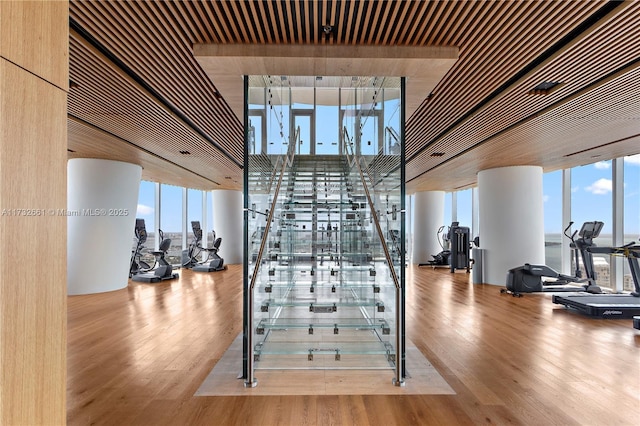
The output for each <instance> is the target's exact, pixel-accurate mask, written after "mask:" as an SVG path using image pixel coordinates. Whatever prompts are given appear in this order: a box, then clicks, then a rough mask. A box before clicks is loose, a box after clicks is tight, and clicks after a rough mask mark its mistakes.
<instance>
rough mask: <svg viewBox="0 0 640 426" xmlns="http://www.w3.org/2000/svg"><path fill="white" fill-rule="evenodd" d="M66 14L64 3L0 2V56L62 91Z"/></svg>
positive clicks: (66, 68)
mask: <svg viewBox="0 0 640 426" xmlns="http://www.w3.org/2000/svg"><path fill="white" fill-rule="evenodd" d="M68 15H69V3H68V2H67V1H5V0H3V1H0V56H2V57H3V58H5V59H7V60H9V61H11V62H13V63H15V64H17V65H19V66H20V67H22V68H24V69H27V70H29V71H30V72H32V73H34V74H36V75H39V76H40V77H42V78H44V79H45V80H47V81H49V82H51V83H53V84H55V85H56V86H58V87H60V88H62V89H65V90H66V89H67V87H68V86H69V48H68V46H69V43H68V39H67V34H68V33H69V23H68V21H67V19H66V17H67V16H68ZM61 17H64V19H61ZM61 35H64V36H61Z"/></svg>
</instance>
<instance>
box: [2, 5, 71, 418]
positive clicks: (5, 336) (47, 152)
mask: <svg viewBox="0 0 640 426" xmlns="http://www.w3.org/2000/svg"><path fill="white" fill-rule="evenodd" d="M0 8H1V12H0V14H1V17H0V22H1V24H2V25H1V27H2V29H1V30H0V31H2V47H1V50H2V58H0V424H2V425H39V424H55V425H60V424H64V423H65V415H66V409H65V405H66V395H65V382H66V293H67V292H66V288H67V279H66V278H67V277H66V266H67V264H66V263H67V256H66V251H67V245H66V225H67V221H66V217H65V216H64V215H58V211H64V209H65V208H66V188H67V179H66V176H67V174H66V170H67V161H66V160H67V155H66V146H67V126H66V116H67V92H66V87H67V84H68V77H67V75H68V50H67V45H68V30H67V28H68V4H67V2H64V1H60V2H50V3H49V2H0Z"/></svg>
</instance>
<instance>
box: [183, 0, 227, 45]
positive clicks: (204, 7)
mask: <svg viewBox="0 0 640 426" xmlns="http://www.w3.org/2000/svg"><path fill="white" fill-rule="evenodd" d="M180 3H182V4H183V6H184V5H185V4H186V9H183V13H192V14H195V15H196V16H204V17H206V19H204V18H203V19H204V21H205V27H206V29H207V33H206V34H207V35H208V40H207V41H209V42H215V43H224V42H227V41H228V40H225V38H224V32H223V31H222V29H221V28H220V23H219V22H218V20H217V19H216V15H215V13H213V10H212V9H211V2H208V1H196V2H190V1H189V2H180Z"/></svg>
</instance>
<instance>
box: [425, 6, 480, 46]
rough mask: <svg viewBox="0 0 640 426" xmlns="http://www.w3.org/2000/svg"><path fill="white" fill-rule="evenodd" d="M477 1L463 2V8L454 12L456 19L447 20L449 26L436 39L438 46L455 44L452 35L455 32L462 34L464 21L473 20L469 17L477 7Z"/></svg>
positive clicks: (435, 42)
mask: <svg viewBox="0 0 640 426" xmlns="http://www.w3.org/2000/svg"><path fill="white" fill-rule="evenodd" d="M476 3H478V2H464V3H463V4H462V8H461V9H460V10H459V11H458V12H456V13H454V14H453V16H454V19H449V20H448V22H447V26H446V28H445V29H444V31H442V32H441V33H440V34H439V35H438V38H436V40H435V41H434V44H435V45H436V46H454V44H452V42H451V36H452V35H453V34H460V33H463V32H464V31H459V28H460V26H461V25H462V24H463V23H464V22H469V21H471V20H470V19H468V18H469V14H470V13H471V12H472V11H473V10H474V9H475V10H478V8H476Z"/></svg>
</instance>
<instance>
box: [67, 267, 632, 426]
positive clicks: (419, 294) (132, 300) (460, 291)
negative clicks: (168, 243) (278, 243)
mask: <svg viewBox="0 0 640 426" xmlns="http://www.w3.org/2000/svg"><path fill="white" fill-rule="evenodd" d="M180 274H181V277H180V279H179V280H176V281H169V282H165V283H161V284H142V283H131V284H130V285H129V287H128V288H127V289H124V290H119V291H115V292H111V293H105V294H98V295H88V296H71V297H69V301H68V302H69V303H68V309H69V311H68V382H67V418H68V423H69V424H70V425H89V424H109V425H199V424H202V425H276V424H279V425H296V426H297V425H385V426H386V425H396V424H397V425H428V424H441V425H464V424H522V425H613V424H623V425H632V424H633V425H637V424H639V423H640V331H638V330H635V329H634V328H633V327H632V321H631V320H594V319H589V318H585V317H583V316H580V315H578V314H576V313H573V312H568V311H566V310H565V309H564V308H562V307H560V306H558V305H554V304H552V303H551V298H550V296H549V295H527V296H525V297H523V298H513V297H511V296H509V295H501V294H500V292H499V288H498V287H496V286H489V285H474V284H471V281H470V277H469V275H468V274H466V273H456V274H451V273H449V272H448V270H435V271H434V270H432V269H430V268H418V267H416V266H412V267H409V268H408V279H407V308H406V311H407V336H408V337H409V338H410V339H411V340H412V341H413V343H414V344H415V345H416V347H417V348H418V349H419V350H420V351H422V353H423V354H424V355H425V356H426V357H427V359H428V360H429V361H431V363H432V364H433V365H434V366H435V367H436V369H437V370H438V371H439V372H440V374H441V375H442V376H443V377H444V378H445V380H446V381H447V382H448V383H449V385H450V386H451V387H452V388H453V389H454V391H455V392H456V395H400V396H398V395H395V396H394V395H368V396H363V395H348V396H344V395H343V396H331V395H319V396H300V395H298V396H228V397H194V396H193V394H194V393H195V391H196V390H197V389H198V387H199V386H200V384H201V383H202V381H203V380H204V379H205V377H206V376H207V374H208V373H209V372H210V371H211V369H212V368H213V366H214V365H215V363H216V362H217V361H218V359H220V358H221V357H222V355H223V353H224V352H225V351H226V349H227V348H228V347H229V345H230V344H231V342H232V340H233V339H234V338H235V337H236V336H237V335H238V333H240V332H241V330H242V270H241V266H240V265H231V266H229V269H228V270H227V271H224V272H218V273H212V274H197V273H193V272H191V271H184V270H183V271H180Z"/></svg>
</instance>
